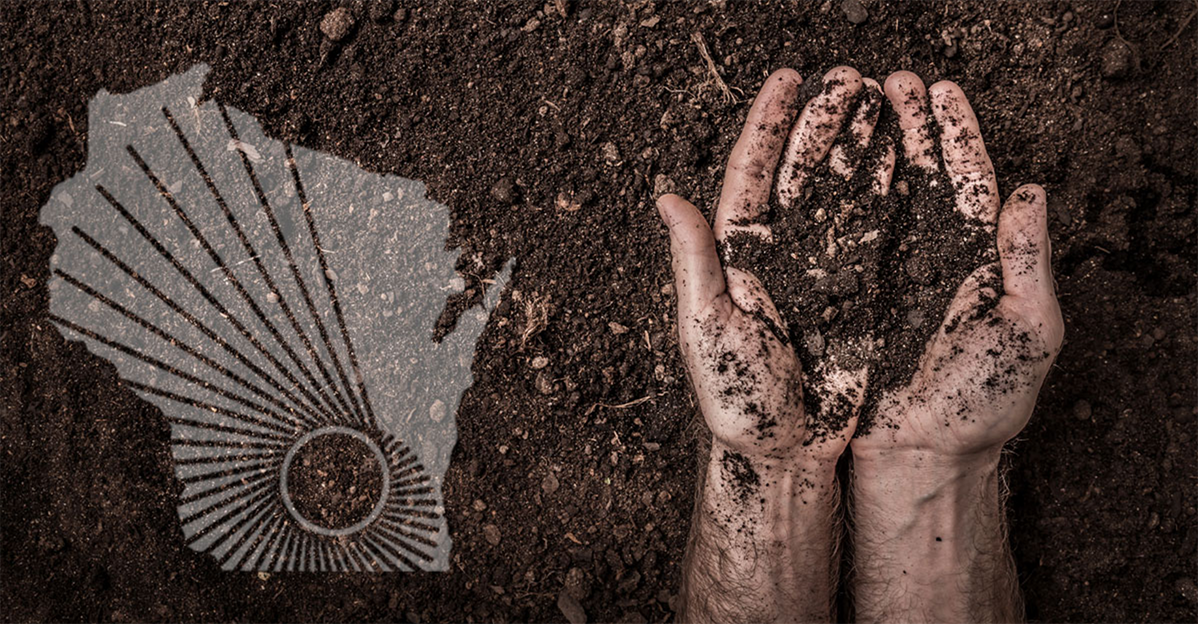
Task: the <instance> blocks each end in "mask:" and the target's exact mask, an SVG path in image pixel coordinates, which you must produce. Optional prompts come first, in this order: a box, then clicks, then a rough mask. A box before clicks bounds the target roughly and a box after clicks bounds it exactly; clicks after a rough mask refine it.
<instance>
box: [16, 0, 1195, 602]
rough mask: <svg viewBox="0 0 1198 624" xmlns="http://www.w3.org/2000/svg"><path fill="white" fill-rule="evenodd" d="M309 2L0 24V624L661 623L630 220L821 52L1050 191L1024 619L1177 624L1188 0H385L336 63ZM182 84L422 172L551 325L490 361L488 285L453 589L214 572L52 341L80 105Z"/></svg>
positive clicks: (661, 504) (362, 20)
mask: <svg viewBox="0 0 1198 624" xmlns="http://www.w3.org/2000/svg"><path fill="white" fill-rule="evenodd" d="M337 6H338V5H336V4H335V3H327V2H310V3H303V4H291V3H283V2H277V3H242V2H179V3H177V4H172V3H166V4H144V3H141V2H86V1H82V0H81V1H79V2H11V1H10V2H5V3H4V6H3V8H2V9H0V23H2V25H3V26H2V31H0V33H2V36H0V52H2V54H3V64H4V70H3V76H2V81H3V85H2V95H0V99H2V101H3V115H2V117H0V126H2V127H3V132H2V144H0V152H2V154H3V192H2V197H3V198H2V200H0V201H2V202H3V203H2V206H3V209H2V210H3V211H2V214H0V245H2V249H3V261H2V262H3V276H2V280H3V281H2V283H0V289H2V290H0V291H2V292H3V299H2V303H0V380H2V383H0V406H2V409H3V418H2V421H0V427H2V428H0V440H2V451H3V459H2V466H0V467H2V475H0V485H2V487H3V491H2V500H3V509H2V513H0V528H2V541H0V562H2V569H0V575H2V578H0V602H2V614H3V619H4V620H6V621H27V620H91V621H149V620H210V621H211V620H248V621H276V620H289V621H316V620H320V621H325V620H398V621H409V622H416V621H463V620H464V621H505V620H506V621H512V620H536V621H554V620H557V621H560V620H564V619H565V617H566V615H565V614H564V613H563V611H562V610H561V609H560V608H559V604H562V605H566V609H567V610H571V608H572V607H573V606H574V601H576V602H577V605H578V606H580V607H581V608H582V609H583V610H585V612H586V614H587V616H588V617H589V618H590V620H591V621H614V620H623V621H633V622H635V621H645V620H650V621H657V620H667V619H670V618H672V616H673V613H672V610H671V606H670V604H671V601H672V600H673V599H674V597H675V592H676V591H677V585H678V579H679V566H680V564H681V561H682V555H683V548H684V546H685V539H686V534H687V530H688V526H689V517H690V512H691V507H692V503H693V487H694V481H695V466H696V452H697V449H698V448H699V447H700V442H701V441H700V437H701V435H702V427H701V426H700V424H699V422H698V421H697V420H696V419H697V417H698V413H697V411H696V409H695V406H694V404H693V401H692V398H691V393H690V390H689V388H688V387H687V383H686V380H685V376H684V373H683V369H682V367H681V363H680V361H679V357H678V354H677V344H676V342H677V341H676V338H675V327H674V324H673V316H674V311H673V306H674V297H673V291H672V287H671V286H670V282H671V278H670V273H669V269H668V246H667V242H666V238H665V230H664V228H663V227H662V226H661V224H660V223H659V220H658V218H657V215H656V213H655V210H654V208H653V198H654V196H655V194H657V193H660V192H663V191H666V190H676V191H678V192H680V193H682V194H684V195H687V196H689V197H690V198H691V199H692V200H694V201H695V203H696V204H697V205H699V206H702V207H703V208H704V209H705V210H710V209H711V207H712V206H713V205H714V200H715V198H716V196H717V194H718V191H719V183H720V178H721V173H722V168H723V165H724V161H725V159H726V157H727V155H728V153H729V151H730V149H731V146H732V143H733V142H734V141H735V138H736V135H737V133H738V132H739V130H740V125H741V123H742V121H743V119H744V116H745V113H746V111H747V109H748V103H749V102H748V100H749V98H751V97H752V94H753V93H754V92H755V91H756V89H757V88H758V87H759V86H760V84H761V82H762V80H763V78H764V77H765V75H766V74H767V73H768V72H769V71H770V70H773V69H776V68H779V67H783V66H790V67H793V68H795V69H797V70H798V71H799V72H800V73H801V74H802V75H803V76H804V77H805V78H808V79H812V78H814V77H815V76H818V75H820V74H822V72H823V71H825V70H827V69H828V68H830V67H832V66H834V65H836V64H849V65H852V66H854V67H856V68H858V69H859V70H860V71H861V73H862V74H864V75H867V76H875V77H877V78H879V79H883V78H884V77H885V76H886V75H887V74H889V73H890V72H892V71H895V70H899V69H909V70H912V71H915V72H916V73H918V74H920V75H921V76H922V77H923V78H924V80H925V81H926V82H928V83H929V84H930V83H931V82H934V81H936V80H940V79H951V80H954V81H957V82H958V83H959V84H961V86H962V87H963V88H964V90H965V92H966V93H967V94H968V95H969V97H970V99H971V100H972V102H973V105H974V108H975V109H976V111H977V113H978V116H979V118H980V120H981V124H982V130H983V134H984V136H985V138H986V144H987V146H988V148H989V151H990V154H991V156H992V158H993V160H994V163H995V167H996V169H997V171H998V175H999V183H1000V190H1001V192H1002V193H1003V195H1004V197H1005V196H1006V194H1008V193H1010V192H1011V191H1012V190H1013V189H1015V188H1016V187H1017V185H1019V184H1021V183H1025V182H1039V183H1041V184H1043V185H1044V186H1045V188H1046V189H1047V190H1048V197H1049V213H1050V227H1051V230H1052V237H1053V257H1054V262H1055V268H1056V275H1057V278H1058V281H1059V292H1060V298H1061V305H1062V308H1063V310H1064V315H1065V320H1066V324H1067V337H1066V344H1065V347H1064V350H1063V351H1062V353H1061V355H1060V358H1059V360H1058V363H1057V366H1056V367H1055V369H1054V370H1053V372H1052V374H1051V375H1050V377H1049V379H1048V382H1047V384H1046V386H1045V388H1044V390H1043V392H1042V394H1041V396H1040V403H1039V408H1038V409H1037V411H1036V414H1035V416H1034V417H1033V420H1032V422H1031V424H1030V425H1029V426H1028V428H1027V429H1026V430H1025V431H1024V433H1023V434H1022V435H1021V437H1020V440H1019V441H1018V443H1017V444H1015V445H1014V446H1013V449H1014V452H1013V453H1012V454H1011V456H1010V460H1011V461H1010V467H1011V470H1010V472H1009V474H1008V476H1007V482H1008V485H1009V488H1010V492H1011V495H1010V497H1009V500H1008V515H1009V518H1010V535H1011V542H1012V545H1013V549H1014V554H1015V558H1016V560H1017V562H1018V569H1019V575H1020V579H1021V583H1022V586H1023V589H1024V591H1025V593H1026V597H1027V604H1028V612H1029V615H1030V616H1031V617H1032V618H1034V619H1038V620H1044V621H1066V620H1069V621H1137V622H1139V621H1189V622H1193V621H1195V619H1196V604H1198V602H1196V601H1198V586H1196V585H1195V578H1196V577H1198V563H1196V555H1195V545H1196V541H1198V518H1196V516H1195V505H1196V503H1198V501H1196V493H1198V489H1196V487H1195V486H1196V478H1198V474H1196V459H1195V458H1196V457H1198V452H1196V449H1195V417H1196V411H1198V410H1196V390H1198V389H1196V384H1198V370H1196V368H1195V367H1196V362H1198V338H1196V335H1195V334H1196V328H1198V318H1196V317H1195V310H1196V303H1198V302H1196V300H1195V276H1196V273H1195V269H1196V252H1195V250H1196V246H1195V242H1196V241H1195V214H1194V203H1195V193H1196V192H1198V189H1196V180H1195V165H1196V162H1195V146H1196V145H1198V141H1196V138H1198V137H1196V126H1195V123H1196V111H1195V106H1196V105H1195V102H1196V99H1195V95H1196V89H1198V87H1196V85H1198V75H1196V74H1198V70H1196V69H1195V68H1196V67H1198V64H1196V62H1195V41H1196V36H1195V28H1198V23H1195V21H1193V20H1192V18H1193V17H1194V12H1195V10H1196V9H1198V7H1196V5H1195V4H1194V3H1193V2H1188V1H1168V2H1130V1H1129V2H1122V3H1118V2H1083V1H1080V0H1078V1H1074V2H1051V1H1044V2H1025V3H1020V2H990V3H981V2H963V1H960V2H957V1H952V2H943V3H918V2H902V3H899V2H893V3H883V2H879V1H876V0H861V2H860V6H858V3H857V2H852V1H851V0H850V2H849V3H847V4H846V3H842V2H841V0H834V1H831V2H826V3H821V2H790V1H788V2H752V3H750V2H738V1H729V2H726V3H725V2H717V3H715V4H712V3H709V2H707V1H706V0H704V1H701V2H677V3H675V2H660V1H659V2H653V1H651V0H640V1H636V2H626V3H617V2H605V3H589V2H578V1H576V0H565V1H564V2H561V3H556V2H553V1H550V2H549V3H548V4H546V5H545V6H543V7H542V6H537V4H536V3H533V2H476V3H474V2H472V3H455V2H445V1H434V0H430V1H428V2H418V3H410V4H401V3H399V2H390V1H386V0H384V1H382V2H377V3H366V4H352V3H351V4H345V5H344V6H346V7H347V8H348V10H349V13H350V15H351V16H352V18H351V21H352V25H351V26H350V28H349V30H348V32H347V33H346V34H345V35H344V38H342V39H341V41H339V42H338V43H336V44H333V43H331V42H328V41H327V40H326V38H325V36H324V35H322V33H321V30H320V23H321V20H322V18H323V17H324V16H325V15H326V14H327V13H328V12H330V11H331V10H333V9H334V8H336V7H337ZM559 7H561V8H563V9H564V13H565V15H564V16H563V15H562V14H561V13H562V12H561V11H560V10H559ZM858 8H863V9H864V10H865V11H866V12H867V15H863V14H862V13H861V12H860V11H858V10H857V9H858ZM862 17H865V19H864V21H862V20H861V18H862ZM850 18H852V19H850ZM692 33H700V34H701V36H702V38H703V40H704V42H705V45H706V46H707V48H708V49H709V50H710V52H711V56H712V57H713V60H714V64H715V66H716V67H717V69H718V71H719V73H720V74H721V75H722V77H723V80H724V81H726V82H727V84H728V85H729V86H730V87H731V88H732V94H733V96H734V97H735V99H736V101H735V102H733V101H729V100H728V99H727V98H726V97H724V96H723V94H721V92H720V91H719V90H717V89H716V87H715V85H714V83H713V81H712V80H711V74H710V71H709V69H708V67H707V64H706V63H705V62H704V60H703V59H702V57H701V56H700V53H699V51H698V47H697V45H696V43H695V41H694V40H693V39H692ZM199 62H206V63H208V64H210V65H211V66H212V68H213V69H212V72H211V74H210V75H209V77H208V84H207V90H208V92H209V93H210V94H211V95H212V96H214V97H216V98H218V99H220V100H221V101H222V102H224V103H225V104H227V105H230V106H235V107H237V108H240V109H242V110H245V111H247V112H249V113H251V114H253V115H254V116H255V117H257V118H258V119H259V120H261V121H262V123H263V124H264V126H265V128H266V130H267V132H268V133H269V134H271V135H273V136H274V137H276V138H280V139H283V140H286V141H291V142H295V143H297V144H300V145H303V146H306V147H309V148H313V149H318V150H322V151H326V152H330V153H332V154H335V155H338V156H340V157H342V158H346V159H349V160H352V161H355V162H358V163H360V164H361V166H363V167H364V168H366V169H369V170H372V171H380V172H388V173H396V174H399V175H403V176H406V177H410V178H415V179H418V180H422V181H424V182H425V183H427V185H428V189H429V194H430V197H431V198H432V199H434V200H436V201H439V202H442V203H444V204H447V205H448V206H450V207H451V209H452V212H453V223H452V235H453V238H452V239H451V244H452V245H455V246H461V247H462V248H463V249H464V250H465V251H466V253H467V254H477V255H481V256H482V257H483V258H484V260H485V261H486V262H487V264H488V265H489V266H492V267H495V266H499V265H500V264H501V263H502V262H503V260H504V259H505V258H508V257H514V258H516V259H517V265H516V269H515V272H514V276H513V281H512V284H511V285H510V289H511V290H512V291H513V292H514V291H515V290H519V291H520V292H521V293H522V295H523V297H524V298H525V299H528V300H535V301H537V302H538V305H537V307H536V309H535V310H534V311H533V314H532V315H531V316H536V315H537V314H539V311H541V310H543V311H544V314H545V319H546V321H547V323H546V324H545V325H544V327H543V328H541V329H540V330H539V331H536V332H534V335H533V336H532V338H531V339H530V340H528V342H527V343H526V344H525V345H524V347H523V348H520V342H521V335H522V332H523V330H524V328H525V327H526V326H527V323H528V322H529V316H530V315H529V314H528V312H529V311H528V309H527V308H526V307H525V305H524V304H523V303H516V302H514V301H513V297H512V296H511V295H505V303H503V304H501V306H500V308H499V310H498V313H497V314H496V315H495V316H494V317H493V318H492V320H491V324H490V326H489V327H488V329H487V331H486V332H485V333H484V334H483V336H482V338H481V341H480V343H479V345H480V346H479V348H478V352H477V355H476V359H475V362H474V371H475V384H474V386H473V387H472V388H471V389H470V390H469V391H467V393H466V395H465V396H464V397H463V400H462V403H461V407H460V411H459V414H458V434H459V440H458V444H457V448H456V450H455V455H454V461H453V463H452V465H451V467H450V470H449V473H448V475H447V478H446V488H445V495H446V497H447V500H446V506H447V513H448V517H449V522H450V530H451V534H452V536H453V539H454V551H453V554H452V562H453V570H452V571H451V572H449V573H444V574H390V575H368V574H335V575H329V574H321V575H287V574H276V575H269V576H261V575H253V574H240V573H225V572H221V571H220V570H219V569H217V567H216V564H215V560H214V559H212V558H211V557H210V556H208V555H207V554H202V553H196V552H193V551H191V550H188V549H187V548H186V546H185V544H184V540H183V536H182V533H181V530H180V527H179V524H178V519H177V517H176V515H175V497H176V496H177V492H178V491H179V489H180V487H179V485H178V483H177V482H176V480H175V478H174V476H173V474H172V467H171V460H170V457H169V450H168V439H169V429H168V426H167V423H166V421H165V420H164V419H163V418H162V417H161V415H160V414H159V412H158V411H157V410H156V409H155V408H154V407H152V406H151V405H150V404H149V403H146V402H144V401H142V400H140V399H139V398H138V397H137V396H136V395H135V394H134V393H133V392H132V391H131V390H129V389H128V388H127V387H124V386H122V385H121V383H120V382H119V380H118V378H117V376H116V372H115V370H114V368H113V367H112V366H110V365H109V364H108V363H107V362H105V361H103V360H101V359H100V358H97V357H95V356H93V355H91V354H90V353H89V352H87V350H86V349H85V348H84V346H83V345H82V344H81V343H67V342H66V341H64V340H63V338H62V337H61V335H60V334H59V332H58V331H57V330H56V329H55V328H54V327H53V326H52V325H51V323H50V322H49V321H48V320H47V304H48V298H47V291H46V288H45V284H46V282H47V279H48V266H49V262H48V260H49V256H50V254H51V252H52V251H53V249H54V245H55V239H54V236H53V235H52V233H51V231H50V230H49V229H48V228H43V227H40V226H39V225H38V223H37V215H38V210H39V209H40V207H41V206H42V204H43V203H45V202H46V200H47V199H48V197H49V193H50V190H51V188H52V187H53V186H54V185H55V184H57V183H58V182H61V181H63V180H65V179H66V178H68V177H70V176H71V175H73V174H74V173H75V172H76V171H78V170H80V169H81V168H82V167H83V165H84V159H85V155H86V152H85V148H86V141H87V137H88V128H87V114H86V111H87V103H88V100H89V99H90V98H91V97H92V96H93V95H95V94H96V93H97V92H98V91H99V90H100V89H102V88H103V89H108V90H110V91H112V92H127V91H130V90H133V89H136V88H139V87H142V86H146V85H150V84H153V83H156V82H159V81H161V80H163V79H165V78H167V77H168V76H170V75H172V74H175V73H178V72H181V71H184V70H186V69H188V68H190V67H191V66H193V65H194V64H196V63H199ZM625 330H626V331H625ZM539 356H541V357H545V358H547V359H548V362H549V364H548V365H547V366H546V367H544V368H542V369H540V370H535V369H534V368H533V367H532V365H531V362H532V360H533V358H536V357H539ZM646 397H647V398H646ZM612 406H618V407H612ZM563 596H565V597H563ZM571 615H574V616H576V615H577V614H576V613H572V614H571Z"/></svg>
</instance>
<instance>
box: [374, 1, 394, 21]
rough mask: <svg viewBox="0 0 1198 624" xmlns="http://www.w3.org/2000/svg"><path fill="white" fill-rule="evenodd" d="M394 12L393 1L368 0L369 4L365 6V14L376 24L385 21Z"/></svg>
mask: <svg viewBox="0 0 1198 624" xmlns="http://www.w3.org/2000/svg"><path fill="white" fill-rule="evenodd" d="M394 10H395V0H370V4H368V5H367V14H368V15H369V16H370V19H371V20H372V21H374V22H377V23H382V22H385V21H387V18H389V17H391V14H392V12H393V11H394Z"/></svg>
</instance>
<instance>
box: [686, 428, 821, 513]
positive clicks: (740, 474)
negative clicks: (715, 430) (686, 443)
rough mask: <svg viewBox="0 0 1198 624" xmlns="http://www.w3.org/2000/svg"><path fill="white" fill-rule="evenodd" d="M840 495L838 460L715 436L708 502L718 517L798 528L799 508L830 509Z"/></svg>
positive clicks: (705, 496)
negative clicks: (739, 446) (759, 450)
mask: <svg viewBox="0 0 1198 624" xmlns="http://www.w3.org/2000/svg"><path fill="white" fill-rule="evenodd" d="M836 497H837V486H836V468H835V464H830V465H829V464H827V463H825V462H816V461H807V460H806V459H804V458H794V457H785V458H763V457H760V456H754V455H750V454H747V453H742V452H739V451H737V450H735V449H733V448H730V447H728V446H727V445H725V444H723V443H722V442H720V441H719V440H718V439H717V440H713V441H712V444H711V454H710V457H709V458H708V461H707V470H706V478H705V480H704V486H703V505H704V507H705V508H707V509H708V510H709V511H711V512H718V513H715V514H714V515H716V516H717V517H724V518H750V519H752V520H753V522H754V524H761V523H764V524H765V525H767V526H770V527H773V526H777V527H778V528H779V529H786V528H788V527H790V528H793V524H794V520H793V517H794V516H795V515H796V514H828V513H829V509H830V508H832V507H834V506H835V503H836V499H837V498H836Z"/></svg>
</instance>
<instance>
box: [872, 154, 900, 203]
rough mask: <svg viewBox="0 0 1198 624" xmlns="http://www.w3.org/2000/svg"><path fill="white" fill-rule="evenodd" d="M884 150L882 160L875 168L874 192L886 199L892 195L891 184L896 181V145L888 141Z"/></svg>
mask: <svg viewBox="0 0 1198 624" xmlns="http://www.w3.org/2000/svg"><path fill="white" fill-rule="evenodd" d="M882 150H883V152H882V158H881V160H879V161H878V164H877V165H876V167H875V168H874V175H873V192H874V193H875V194H877V195H881V196H883V197H885V196H886V195H887V194H889V193H890V182H891V180H893V179H894V159H895V156H894V143H893V142H891V141H887V142H886V145H885V146H884V147H882Z"/></svg>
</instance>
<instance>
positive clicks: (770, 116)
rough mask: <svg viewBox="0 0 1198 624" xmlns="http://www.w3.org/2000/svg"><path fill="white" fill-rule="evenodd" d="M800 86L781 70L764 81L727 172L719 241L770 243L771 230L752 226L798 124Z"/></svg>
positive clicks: (798, 80) (794, 75)
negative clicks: (736, 237) (737, 235)
mask: <svg viewBox="0 0 1198 624" xmlns="http://www.w3.org/2000/svg"><path fill="white" fill-rule="evenodd" d="M802 82H803V79H802V78H800V77H799V74H798V73H797V72H795V71H794V70H793V69H780V70H778V71H776V72H774V73H773V75H771V76H770V77H769V78H768V79H767V80H766V81H765V84H764V85H762V87H761V91H760V92H758V94H757V98H756V99H755V100H754V101H753V107H752V108H751V109H749V116H748V118H747V119H745V127H744V129H743V130H741V133H740V138H739V139H738V140H737V141H736V147H734V148H733V149H732V156H731V157H729V158H728V167H727V169H726V170H725V171H724V188H723V190H722V191H721V192H720V206H719V209H718V210H717V211H716V218H715V234H716V238H718V239H719V240H724V237H725V236H727V235H728V234H730V233H731V232H733V231H736V230H740V231H752V232H754V233H756V234H758V235H761V236H762V237H764V238H767V239H768V238H769V228H768V227H767V226H766V225H764V224H761V223H754V221H756V220H757V219H758V218H759V217H760V216H761V214H762V212H763V206H765V205H766V204H767V203H768V202H769V199H770V187H771V186H772V185H773V183H774V170H775V169H776V168H777V167H778V158H779V157H780V156H781V155H782V146H783V144H784V143H785V141H786V131H787V129H789V128H790V125H791V123H793V122H794V118H795V114H796V112H797V111H796V105H797V102H798V96H799V85H800V84H801V83H802Z"/></svg>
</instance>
